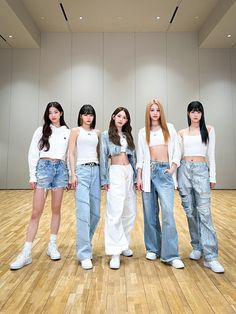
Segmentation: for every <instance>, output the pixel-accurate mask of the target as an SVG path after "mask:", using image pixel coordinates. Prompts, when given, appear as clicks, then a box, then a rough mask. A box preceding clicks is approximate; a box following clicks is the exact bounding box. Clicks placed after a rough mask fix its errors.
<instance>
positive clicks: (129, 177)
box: [105, 164, 137, 255]
mask: <svg viewBox="0 0 236 314" xmlns="http://www.w3.org/2000/svg"><path fill="white" fill-rule="evenodd" d="M109 178H110V188H109V190H108V192H107V204H106V220H105V251H106V254H107V255H118V254H121V253H122V251H124V250H126V249H128V248H129V245H130V234H131V230H132V228H133V225H134V221H135V217H136V211H137V210H136V193H135V188H134V182H133V168H132V166H131V165H130V164H128V165H111V166H110V170H109Z"/></svg>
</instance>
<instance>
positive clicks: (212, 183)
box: [210, 182, 216, 190]
mask: <svg viewBox="0 0 236 314" xmlns="http://www.w3.org/2000/svg"><path fill="white" fill-rule="evenodd" d="M215 187H216V184H215V182H210V188H211V190H214V189H215Z"/></svg>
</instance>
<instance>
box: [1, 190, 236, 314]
mask: <svg viewBox="0 0 236 314" xmlns="http://www.w3.org/2000/svg"><path fill="white" fill-rule="evenodd" d="M102 193H103V194H102V205H101V220H100V223H99V226H98V229H97V232H96V234H95V236H94V242H93V249H94V251H93V254H94V259H93V264H94V268H93V270H88V271H85V270H83V269H82V268H81V267H80V266H79V265H78V262H77V261H76V258H75V210H74V196H73V191H70V192H67V193H66V194H65V197H64V201H63V210H62V213H63V214H62V223H61V229H60V233H59V242H58V243H59V248H60V251H61V254H62V259H61V260H60V261H56V262H53V261H51V260H50V259H49V258H48V256H47V255H46V248H47V241H48V238H49V228H48V226H49V221H50V207H49V205H50V197H49V198H48V200H47V206H46V208H45V212H44V214H43V216H42V219H41V222H40V227H39V232H38V234H37V237H36V240H35V242H34V247H33V263H32V264H31V265H28V266H26V267H24V268H23V269H20V270H18V271H11V270H9V266H8V265H9V263H10V262H11V261H12V260H13V259H14V257H15V256H16V254H17V253H18V252H19V250H20V249H21V247H22V244H23V242H24V239H25V232H26V225H27V223H28V219H29V215H30V212H31V199H32V192H31V191H21V190H20V191H5V190H1V191H0V214H1V220H0V313H113V314H114V313H207V314H209V313H236V191H214V192H213V193H212V212H213V219H214V223H215V227H216V230H217V234H218V240H219V255H220V261H221V262H222V264H223V265H224V267H225V273H224V274H214V273H213V272H212V271H211V270H209V269H206V268H205V267H204V266H203V261H202V260H200V261H199V262H195V261H191V260H189V259H188V255H189V253H190V250H191V247H190V244H189V233H188V229H187V223H186V219H185V215H184V213H183V210H182V208H181V205H180V199H179V196H178V194H177V193H176V195H175V217H176V223H177V229H178V234H179V249H180V254H181V256H182V258H183V261H184V263H185V269H182V270H177V269H173V268H172V267H170V266H168V265H166V264H164V263H161V262H160V260H156V261H148V260H146V259H145V248H144V243H143V215H142V207H141V197H140V194H139V195H138V215H137V220H136V223H135V227H134V230H133V234H132V238H133V245H132V249H133V251H134V256H133V257H132V258H128V257H122V260H121V268H120V269H119V270H111V269H109V267H108V262H109V258H108V257H106V256H105V255H104V236H103V230H104V209H105V206H104V205H105V194H104V193H105V192H102Z"/></svg>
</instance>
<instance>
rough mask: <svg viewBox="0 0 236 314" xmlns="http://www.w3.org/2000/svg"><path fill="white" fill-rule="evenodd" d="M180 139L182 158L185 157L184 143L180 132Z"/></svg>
mask: <svg viewBox="0 0 236 314" xmlns="http://www.w3.org/2000/svg"><path fill="white" fill-rule="evenodd" d="M178 141H179V149H180V154H181V158H182V157H184V144H183V137H182V136H181V135H180V134H179V133H178Z"/></svg>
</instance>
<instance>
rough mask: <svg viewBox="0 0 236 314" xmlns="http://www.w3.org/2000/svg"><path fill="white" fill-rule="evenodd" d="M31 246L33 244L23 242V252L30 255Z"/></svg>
mask: <svg viewBox="0 0 236 314" xmlns="http://www.w3.org/2000/svg"><path fill="white" fill-rule="evenodd" d="M32 245H33V242H27V241H26V242H25V244H24V247H23V251H25V252H27V253H31V251H32Z"/></svg>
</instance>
